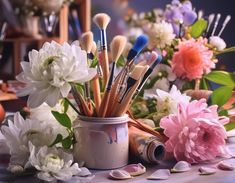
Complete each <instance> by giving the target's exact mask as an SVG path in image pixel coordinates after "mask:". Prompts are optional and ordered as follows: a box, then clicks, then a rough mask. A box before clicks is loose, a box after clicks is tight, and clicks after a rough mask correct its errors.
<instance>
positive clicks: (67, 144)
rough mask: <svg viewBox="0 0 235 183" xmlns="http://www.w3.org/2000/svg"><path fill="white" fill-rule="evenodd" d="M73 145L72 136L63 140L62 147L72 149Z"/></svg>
mask: <svg viewBox="0 0 235 183" xmlns="http://www.w3.org/2000/svg"><path fill="white" fill-rule="evenodd" d="M72 144H73V140H72V138H71V136H70V135H69V136H67V137H66V138H65V139H63V140H62V146H63V148H65V149H69V148H70V147H71V145H72Z"/></svg>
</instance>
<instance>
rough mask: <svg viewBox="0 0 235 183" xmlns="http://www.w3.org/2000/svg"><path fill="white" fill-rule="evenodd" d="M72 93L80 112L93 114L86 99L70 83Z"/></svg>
mask: <svg viewBox="0 0 235 183" xmlns="http://www.w3.org/2000/svg"><path fill="white" fill-rule="evenodd" d="M72 94H73V96H74V99H75V101H76V103H77V105H78V107H79V109H80V112H81V114H83V115H85V116H92V114H93V110H91V109H89V107H88V105H87V103H86V101H85V100H84V98H83V96H82V94H80V93H79V92H78V91H77V88H76V86H74V85H72Z"/></svg>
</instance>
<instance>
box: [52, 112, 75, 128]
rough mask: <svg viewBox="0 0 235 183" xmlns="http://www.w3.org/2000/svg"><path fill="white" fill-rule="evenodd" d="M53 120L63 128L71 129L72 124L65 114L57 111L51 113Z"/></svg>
mask: <svg viewBox="0 0 235 183" xmlns="http://www.w3.org/2000/svg"><path fill="white" fill-rule="evenodd" d="M51 113H52V114H53V116H54V117H55V119H56V120H57V121H58V122H59V123H60V124H61V125H62V126H64V127H67V128H69V129H71V127H72V123H71V120H70V118H69V116H68V115H67V114H65V113H59V112H57V111H51Z"/></svg>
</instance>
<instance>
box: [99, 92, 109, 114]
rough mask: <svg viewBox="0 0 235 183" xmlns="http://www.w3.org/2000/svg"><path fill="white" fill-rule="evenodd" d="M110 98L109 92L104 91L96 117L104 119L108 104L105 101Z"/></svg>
mask: <svg viewBox="0 0 235 183" xmlns="http://www.w3.org/2000/svg"><path fill="white" fill-rule="evenodd" d="M109 98H110V91H109V90H108V91H107V90H106V91H105V93H104V96H103V98H102V101H101V104H100V110H99V112H98V117H102V118H103V117H105V115H106V112H107V108H108V103H107V101H109Z"/></svg>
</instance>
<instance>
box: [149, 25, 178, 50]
mask: <svg viewBox="0 0 235 183" xmlns="http://www.w3.org/2000/svg"><path fill="white" fill-rule="evenodd" d="M147 34H148V36H149V45H148V47H149V49H153V48H159V49H163V48H165V47H166V46H167V45H171V43H172V41H173V39H174V38H175V34H174V30H173V27H172V25H171V24H169V23H167V22H165V21H163V22H161V23H154V24H152V26H150V27H149V29H148V31H147Z"/></svg>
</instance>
